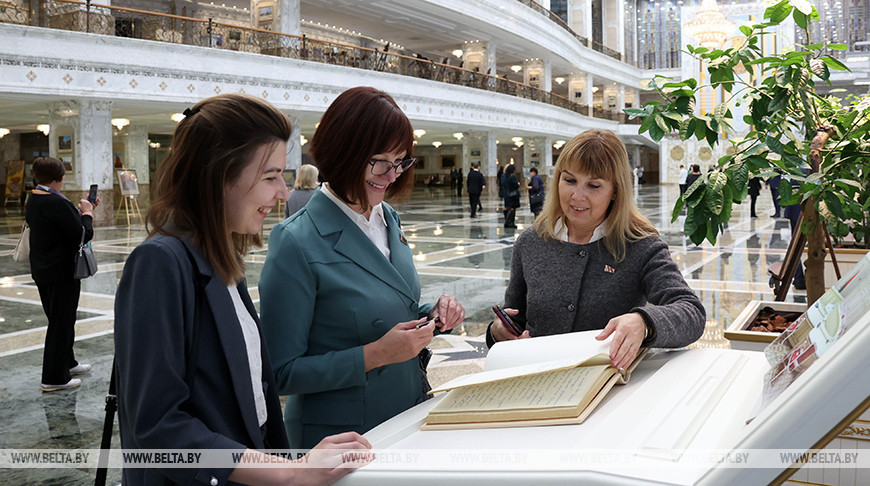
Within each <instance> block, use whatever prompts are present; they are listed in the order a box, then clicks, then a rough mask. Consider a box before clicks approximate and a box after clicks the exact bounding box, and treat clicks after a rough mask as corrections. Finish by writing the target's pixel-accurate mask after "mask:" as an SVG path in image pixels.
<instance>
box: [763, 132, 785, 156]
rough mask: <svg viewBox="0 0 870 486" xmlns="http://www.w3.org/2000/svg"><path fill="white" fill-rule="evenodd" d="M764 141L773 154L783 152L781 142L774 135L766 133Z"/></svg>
mask: <svg viewBox="0 0 870 486" xmlns="http://www.w3.org/2000/svg"><path fill="white" fill-rule="evenodd" d="M764 143H765V144H767V147H768V148H769V149H770V151H771V152H773V153H775V154H782V152H783V145H782V142H780V141H779V139H778V138H776V137H775V136H773V135H771V134H769V133H768V134H767V137H766V138H765V139H764Z"/></svg>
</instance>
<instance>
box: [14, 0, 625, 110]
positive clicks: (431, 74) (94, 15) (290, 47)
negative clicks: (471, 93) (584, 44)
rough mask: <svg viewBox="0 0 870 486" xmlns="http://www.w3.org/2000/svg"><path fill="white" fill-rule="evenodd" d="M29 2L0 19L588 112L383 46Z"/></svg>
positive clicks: (66, 2)
mask: <svg viewBox="0 0 870 486" xmlns="http://www.w3.org/2000/svg"><path fill="white" fill-rule="evenodd" d="M10 1H11V2H12V6H8V7H5V5H9V4H10ZM531 3H534V2H531ZM30 4H31V2H30V1H29V0H0V23H4V22H5V23H15V24H25V25H36V26H40V27H48V28H54V29H62V30H72V31H79V32H89V33H96V34H103V35H113V36H117V37H131V38H137V39H149V40H155V41H161V42H169V43H175V44H186V45H194V46H202V47H210V48H215V49H229V50H235V51H241V52H250V53H257V54H265V55H272V56H280V57H286V58H291V59H300V60H304V61H312V62H320V63H326V64H333V65H339V66H347V67H352V68H357V69H367V70H372V71H380V72H387V73H392V74H399V75H403V76H412V77H415V78H422V79H428V80H432V81H438V82H442V83H450V84H454V85H460V86H467V87H471V88H476V89H482V90H486V91H494V92H498V93H503V94H508V95H512V96H516V97H518V98H524V99H530V100H534V101H538V102H541V103H547V104H550V105H554V106H558V107H560V108H565V109H568V110H571V111H574V112H576V113H580V114H583V115H589V109H588V107H587V106H586V105H580V104H577V103H574V102H573V101H571V100H569V99H568V98H565V97H564V96H560V95H558V94H555V93H552V92H549V91H545V90H542V89H540V88H536V87H534V86H530V85H527V84H523V83H519V82H516V81H512V80H509V79H507V78H506V77H501V76H495V75H491V74H489V73H481V72H478V71H476V70H470V69H464V68H461V67H458V66H451V65H449V64H448V60H447V58H445V59H444V60H442V61H441V62H437V61H432V60H429V59H426V58H425V57H422V56H408V55H404V54H398V53H393V52H389V46H388V47H386V48H385V49H384V50H378V49H371V48H367V47H360V46H354V45H349V44H342V43H338V42H331V41H324V40H319V39H312V38H310V37H307V36H305V35H302V36H297V35H290V34H283V33H278V32H272V31H269V30H263V29H258V28H253V27H249V26H242V25H233V24H227V23H222V22H215V21H213V20H212V19H208V20H203V19H197V18H191V17H183V16H179V15H170V14H162V13H156V12H149V11H144V10H137V9H131V8H126V7H118V6H107V5H98V4H93V3H91V2H90V1H84V2H83V1H78V0H48V1H47V2H45V3H42V4H41V6H40V7H39V8H38V9H35V10H31V9H30V7H29V5H30ZM16 5H17V6H16ZM536 5H537V4H536ZM551 13H552V12H551ZM554 15H555V14H554ZM556 18H558V17H556ZM559 20H561V19H559ZM593 116H596V117H599V118H603V119H613V117H612V116H610V115H602V114H600V113H597V112H596V113H594V114H593Z"/></svg>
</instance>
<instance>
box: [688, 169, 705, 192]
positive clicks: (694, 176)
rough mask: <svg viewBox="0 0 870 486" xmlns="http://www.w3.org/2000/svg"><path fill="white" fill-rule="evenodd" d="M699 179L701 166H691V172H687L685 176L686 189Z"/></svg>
mask: <svg viewBox="0 0 870 486" xmlns="http://www.w3.org/2000/svg"><path fill="white" fill-rule="evenodd" d="M699 177H701V166H700V165H698V164H694V165H692V172H689V174H688V175H687V176H686V189H689V188H690V187H692V184H694V183H695V181H696V180H698V178H699Z"/></svg>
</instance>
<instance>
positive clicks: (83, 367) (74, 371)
mask: <svg viewBox="0 0 870 486" xmlns="http://www.w3.org/2000/svg"><path fill="white" fill-rule="evenodd" d="M90 372H91V365H89V364H86V363H84V364H83V363H79V364H78V365H76V366H75V367H74V368H70V369H69V374H71V375H73V376H75V375H83V374H85V373H90Z"/></svg>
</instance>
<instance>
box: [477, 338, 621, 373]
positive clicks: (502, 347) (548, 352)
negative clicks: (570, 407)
mask: <svg viewBox="0 0 870 486" xmlns="http://www.w3.org/2000/svg"><path fill="white" fill-rule="evenodd" d="M599 334H601V331H600V330H593V331H581V332H571V333H567V334H557V335H553V336H540V337H534V338H530V339H514V340H511V341H502V342H499V343H496V344H495V345H494V346H493V347H492V349H490V350H489V353H488V354H487V355H486V364H485V365H484V369H485V370H487V371H489V370H496V369H501V368H511V367H514V366H523V365H529V364H534V363H542V362H546V361H554V360H565V359H567V360H573V361H575V362H579V361H582V360H584V359H586V358H590V357H592V356H595V355H597V354H608V355H609V354H610V341H611V339H612V337H613V335H611V336H610V337H608V338H607V339H605V340H604V341H597V340H596V339H595V336H597V335H599ZM578 358H579V359H578Z"/></svg>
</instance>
